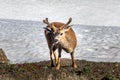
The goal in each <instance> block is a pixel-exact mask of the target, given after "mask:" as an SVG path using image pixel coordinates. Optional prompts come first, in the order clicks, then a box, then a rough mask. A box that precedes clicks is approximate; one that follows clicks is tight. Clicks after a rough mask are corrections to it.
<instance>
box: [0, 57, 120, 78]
mask: <svg viewBox="0 0 120 80" xmlns="http://www.w3.org/2000/svg"><path fill="white" fill-rule="evenodd" d="M76 63H77V65H78V68H77V69H74V68H72V67H71V60H70V59H61V68H60V70H55V67H51V66H50V61H41V62H36V63H24V64H0V80H120V63H118V62H114V63H111V62H91V61H85V60H76Z"/></svg>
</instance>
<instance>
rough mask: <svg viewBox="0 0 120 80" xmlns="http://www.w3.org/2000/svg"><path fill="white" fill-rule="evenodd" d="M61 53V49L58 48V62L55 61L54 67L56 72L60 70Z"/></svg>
mask: <svg viewBox="0 0 120 80" xmlns="http://www.w3.org/2000/svg"><path fill="white" fill-rule="evenodd" d="M61 52H62V48H61V47H59V48H58V54H59V55H58V61H57V66H56V70H59V69H60V58H61Z"/></svg>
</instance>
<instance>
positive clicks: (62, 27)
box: [43, 18, 77, 70]
mask: <svg viewBox="0 0 120 80" xmlns="http://www.w3.org/2000/svg"><path fill="white" fill-rule="evenodd" d="M71 21H72V18H69V21H68V22H67V23H66V24H65V23H61V22H52V23H49V21H48V18H46V19H45V20H43V22H44V23H45V24H47V27H45V28H44V29H45V37H46V40H47V43H48V47H49V50H50V59H51V66H52V67H53V66H54V64H53V58H52V54H54V58H55V63H56V69H57V70H59V68H60V57H61V51H62V49H63V50H64V51H66V52H67V53H70V54H71V58H72V66H73V67H74V68H77V65H76V63H75V60H74V50H75V47H76V44H77V39H76V35H75V33H74V31H73V29H72V28H71V26H69V24H70V23H71ZM56 49H58V57H57V56H56Z"/></svg>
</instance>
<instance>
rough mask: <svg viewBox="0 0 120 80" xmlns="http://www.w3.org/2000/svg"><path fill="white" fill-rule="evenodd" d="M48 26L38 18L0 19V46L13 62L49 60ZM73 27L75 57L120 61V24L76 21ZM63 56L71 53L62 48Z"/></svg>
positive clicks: (98, 60)
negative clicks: (79, 22)
mask: <svg viewBox="0 0 120 80" xmlns="http://www.w3.org/2000/svg"><path fill="white" fill-rule="evenodd" d="M45 26H46V25H45V24H43V23H42V22H38V21H36V22H35V21H21V20H6V19H0V48H2V49H3V50H4V51H5V53H6V55H7V57H8V59H10V60H11V61H12V62H13V63H24V62H39V61H44V60H50V58H49V50H48V46H47V43H46V39H45V36H44V29H43V27H45ZM72 28H73V29H74V31H75V33H76V36H77V43H78V44H77V47H76V50H75V58H76V59H79V60H89V61H96V62H120V27H116V26H92V25H78V24H74V25H73V26H72ZM62 58H70V54H69V53H66V52H64V51H63V53H62Z"/></svg>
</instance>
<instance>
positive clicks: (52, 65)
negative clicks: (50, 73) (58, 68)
mask: <svg viewBox="0 0 120 80" xmlns="http://www.w3.org/2000/svg"><path fill="white" fill-rule="evenodd" d="M50 59H51V67H54V64H53V58H52V51H50Z"/></svg>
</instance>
